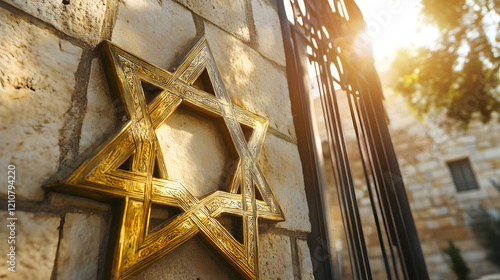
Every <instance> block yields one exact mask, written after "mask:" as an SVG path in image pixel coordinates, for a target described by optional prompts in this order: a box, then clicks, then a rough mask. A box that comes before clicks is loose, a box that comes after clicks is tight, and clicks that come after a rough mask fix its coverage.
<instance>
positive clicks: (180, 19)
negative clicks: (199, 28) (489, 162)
mask: <svg viewBox="0 0 500 280" xmlns="http://www.w3.org/2000/svg"><path fill="white" fill-rule="evenodd" d="M195 36H196V28H195V26H194V21H193V16H192V15H191V13H190V12H189V11H188V10H187V9H185V8H184V7H182V6H181V5H179V4H176V3H174V2H172V1H171V0H169V1H156V0H134V1H132V0H124V1H120V5H119V8H118V18H117V20H116V25H115V28H114V29H113V35H112V41H113V43H115V44H117V45H118V46H120V47H122V48H124V49H125V50H127V51H130V52H131V53H133V54H136V55H138V56H139V57H140V58H143V59H145V60H147V61H148V62H151V63H153V64H156V65H158V66H160V67H162V68H171V67H175V66H177V65H174V62H176V61H177V59H178V58H180V56H181V55H182V54H183V53H184V52H185V51H186V48H187V47H188V46H189V45H190V44H191V43H192V41H193V40H194V38H195Z"/></svg>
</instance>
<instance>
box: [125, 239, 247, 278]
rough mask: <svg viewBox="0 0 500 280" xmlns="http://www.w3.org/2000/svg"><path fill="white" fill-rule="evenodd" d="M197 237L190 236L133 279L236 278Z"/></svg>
mask: <svg viewBox="0 0 500 280" xmlns="http://www.w3.org/2000/svg"><path fill="white" fill-rule="evenodd" d="M227 266H228V264H226V263H225V262H222V261H219V259H218V258H217V257H216V256H215V255H214V254H213V253H211V251H209V250H208V249H207V248H206V247H205V246H204V245H203V243H201V242H200V241H199V240H198V239H197V238H192V239H190V240H188V241H186V243H184V244H182V245H181V246H179V247H178V248H176V249H175V250H173V251H172V252H170V253H168V254H167V255H165V256H164V257H163V258H161V259H160V260H158V261H157V262H155V263H153V264H152V265H151V266H150V267H148V268H146V270H144V271H143V272H141V273H139V274H138V275H137V276H135V277H132V278H131V279H133V280H149V279H157V280H193V279H203V280H229V279H237V278H236V277H235V275H231V272H229V270H228V267H227Z"/></svg>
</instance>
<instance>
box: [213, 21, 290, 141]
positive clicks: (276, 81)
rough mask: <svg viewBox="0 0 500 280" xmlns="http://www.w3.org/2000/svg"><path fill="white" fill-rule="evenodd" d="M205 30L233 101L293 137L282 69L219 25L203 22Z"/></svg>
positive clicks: (288, 99) (285, 82) (288, 101)
mask: <svg viewBox="0 0 500 280" xmlns="http://www.w3.org/2000/svg"><path fill="white" fill-rule="evenodd" d="M205 31H206V36H207V39H208V42H209V44H210V48H211V49H212V51H213V54H214V57H215V60H216V63H217V66H218V68H219V71H220V72H221V76H222V79H223V81H224V83H225V85H226V88H227V90H228V93H229V96H230V97H231V100H232V101H233V103H234V104H236V105H238V106H240V107H242V108H245V109H247V110H250V111H251V112H254V113H257V114H259V115H262V116H265V117H267V118H268V119H269V123H270V126H271V127H273V128H275V129H277V130H278V131H280V132H282V133H283V134H286V135H288V136H290V137H292V138H295V128H294V125H293V119H292V112H291V105H290V97H289V95H288V85H287V81H286V75H285V72H284V71H283V70H282V69H278V68H276V67H275V66H274V65H272V63H270V62H268V61H266V60H265V59H264V58H262V56H261V55H260V54H259V53H257V52H256V51H254V50H252V49H251V48H249V47H248V46H246V45H244V44H242V43H241V42H240V41H238V40H237V39H235V38H234V37H233V36H231V35H229V34H227V33H226V32H224V31H222V30H220V29H219V28H217V27H215V26H213V25H211V24H206V25H205Z"/></svg>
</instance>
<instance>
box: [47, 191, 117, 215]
mask: <svg viewBox="0 0 500 280" xmlns="http://www.w3.org/2000/svg"><path fill="white" fill-rule="evenodd" d="M48 200H49V203H50V205H52V206H59V207H72V208H80V209H82V208H83V209H93V210H100V211H111V206H110V205H109V204H107V203H104V202H99V201H96V200H92V199H88V198H84V197H81V196H73V195H68V194H62V193H57V192H50V193H49V194H48Z"/></svg>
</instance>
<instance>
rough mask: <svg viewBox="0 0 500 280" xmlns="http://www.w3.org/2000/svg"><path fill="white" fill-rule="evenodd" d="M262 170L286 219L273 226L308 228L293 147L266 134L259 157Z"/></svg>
mask: <svg viewBox="0 0 500 280" xmlns="http://www.w3.org/2000/svg"><path fill="white" fill-rule="evenodd" d="M260 164H261V166H262V171H263V172H264V175H265V176H266V178H267V179H268V181H269V186H270V187H271V189H272V191H273V192H274V194H275V196H276V199H277V200H278V203H279V205H280V206H281V209H282V210H283V212H284V214H285V219H286V221H284V222H280V223H277V224H276V226H277V227H281V228H286V229H289V230H298V231H310V230H311V223H310V222H309V208H308V207H307V200H306V193H305V189H304V178H303V175H302V166H301V162H300V157H299V152H298V150H297V146H296V145H294V144H291V143H289V142H286V141H284V140H282V139H280V138H278V137H276V136H273V135H270V134H268V135H267V136H266V140H265V142H264V148H263V150H262V155H261V158H260Z"/></svg>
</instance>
